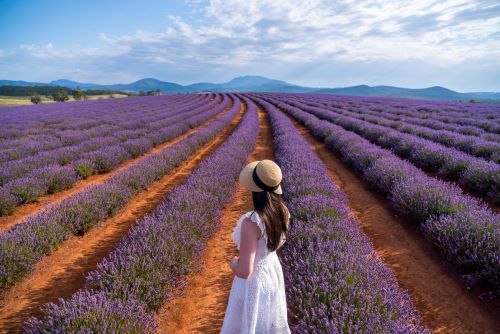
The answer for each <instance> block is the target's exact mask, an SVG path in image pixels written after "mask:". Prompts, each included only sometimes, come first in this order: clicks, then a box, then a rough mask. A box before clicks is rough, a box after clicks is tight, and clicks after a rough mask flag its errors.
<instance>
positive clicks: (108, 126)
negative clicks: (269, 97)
mask: <svg viewBox="0 0 500 334" xmlns="http://www.w3.org/2000/svg"><path fill="white" fill-rule="evenodd" d="M209 99H210V97H209V96H206V97H205V98H198V99H196V100H194V99H192V98H191V99H188V97H187V96H186V97H185V98H184V99H178V98H177V99H172V98H171V97H161V99H158V98H156V99H154V100H152V101H146V102H143V103H141V104H139V105H137V104H134V103H131V104H130V105H123V104H122V103H120V102H121V101H120V100H112V102H113V103H107V104H106V105H101V106H99V107H98V108H96V109H91V110H88V108H89V106H87V105H85V104H81V105H79V106H78V107H75V106H71V108H67V107H66V108H65V106H66V104H64V106H60V105H59V104H51V106H53V107H52V109H50V110H45V111H44V110H39V109H38V107H39V106H33V107H32V108H31V109H29V110H25V111H24V112H23V111H18V112H16V113H15V114H14V115H15V116H16V118H15V119H12V117H8V116H9V114H8V113H4V112H2V114H0V119H1V121H2V122H3V123H4V126H3V127H2V129H1V130H0V136H7V135H8V134H11V135H13V134H15V135H16V136H17V137H14V138H7V139H3V140H1V141H0V150H1V153H0V165H1V164H3V163H4V162H6V161H12V160H17V159H22V158H24V157H26V156H30V155H33V154H37V153H39V152H44V151H54V150H57V149H60V148H63V147H67V146H72V145H77V144H80V143H83V142H85V141H88V140H89V139H92V138H96V137H105V136H109V135H110V134H112V133H117V134H118V135H119V134H120V133H121V132H125V134H127V133H126V131H132V132H134V131H133V130H135V129H138V130H142V131H144V130H143V128H145V129H148V128H147V127H148V126H150V125H151V124H154V122H155V121H160V120H161V119H162V118H163V117H167V116H169V115H170V114H172V113H175V112H176V111H177V110H179V109H180V108H183V109H184V110H189V107H191V109H192V108H195V107H199V106H201V105H202V104H203V102H204V100H205V103H206V102H208V100H209ZM115 101H116V102H115ZM86 102H93V101H86ZM55 112H56V113H55ZM54 113H55V114H54ZM35 116H36V117H35ZM21 117H23V118H24V119H25V123H22V124H17V121H18V119H21ZM30 118H34V119H32V120H31V121H30ZM139 133H140V132H139ZM21 134H22V136H20V135H21ZM89 143H91V142H89Z"/></svg>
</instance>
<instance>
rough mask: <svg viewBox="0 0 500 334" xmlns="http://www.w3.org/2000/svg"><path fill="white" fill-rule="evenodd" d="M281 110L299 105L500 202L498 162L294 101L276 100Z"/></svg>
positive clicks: (485, 196)
mask: <svg viewBox="0 0 500 334" xmlns="http://www.w3.org/2000/svg"><path fill="white" fill-rule="evenodd" d="M277 105H278V106H280V107H281V108H283V109H289V108H299V109H300V110H304V111H307V112H309V113H311V114H313V115H314V116H316V117H319V118H321V119H325V120H328V121H330V122H333V123H335V124H337V125H340V126H342V127H343V128H345V129H347V130H350V131H353V132H355V133H357V134H359V135H360V136H363V137H364V138H366V139H368V140H370V141H371V142H373V143H376V144H379V145H381V146H382V147H385V148H389V149H391V150H392V151H393V152H394V153H396V154H397V155H399V156H400V157H402V158H404V159H408V160H410V161H411V162H413V163H414V164H415V165H417V166H419V167H421V168H423V169H426V170H429V171H433V172H439V173H440V174H442V175H443V176H445V177H447V178H450V179H454V180H458V181H459V182H460V184H461V185H463V186H464V188H466V189H467V190H470V191H472V192H475V193H476V194H478V195H479V196H482V197H484V198H487V199H491V200H492V201H493V202H494V203H497V204H500V165H498V164H496V163H494V162H489V161H485V160H483V159H479V158H475V157H471V156H469V155H467V154H465V153H463V152H460V151H457V150H455V149H452V148H447V147H444V146H442V145H440V144H436V143H433V142H430V141H428V140H426V139H422V138H418V137H415V136H413V135H409V134H403V133H400V132H397V131H395V130H392V129H388V128H385V127H383V126H379V125H375V124H370V123H368V122H365V121H363V120H358V119H355V118H352V117H346V116H343V115H340V114H336V113H333V112H331V111H328V110H324V109H321V108H317V107H310V106H307V105H305V104H303V103H297V102H289V101H287V103H284V102H278V103H277Z"/></svg>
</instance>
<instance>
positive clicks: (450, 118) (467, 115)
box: [297, 94, 500, 134]
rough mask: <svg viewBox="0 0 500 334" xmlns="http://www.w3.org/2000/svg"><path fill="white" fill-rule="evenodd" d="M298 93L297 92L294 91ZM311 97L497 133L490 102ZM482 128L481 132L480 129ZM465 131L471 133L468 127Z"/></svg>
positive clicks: (499, 125)
mask: <svg viewBox="0 0 500 334" xmlns="http://www.w3.org/2000/svg"><path fill="white" fill-rule="evenodd" d="M297 95H299V94H297ZM308 95H310V96H311V97H312V98H314V99H317V98H319V99H325V100H328V101H329V104H330V105H334V106H340V105H342V106H349V107H351V108H353V109H356V107H357V106H358V105H359V104H360V103H361V104H363V105H366V106H368V107H369V108H370V109H372V110H376V111H385V110H387V108H389V110H391V109H392V110H394V112H396V113H398V112H399V113H401V114H404V115H410V116H413V117H418V118H425V119H427V120H433V121H438V122H441V123H444V124H448V125H459V126H463V127H464V128H461V129H463V130H466V129H467V128H469V129H470V130H472V131H473V132H476V131H478V130H479V131H480V132H486V133H493V134H500V123H499V120H498V112H499V111H500V106H499V105H497V104H489V103H463V102H448V101H436V100H432V101H431V100H411V99H400V98H386V97H354V96H332V95H330V94H308ZM481 129H482V130H483V131H481ZM464 134H471V133H469V132H468V131H467V130H466V132H465V133H464Z"/></svg>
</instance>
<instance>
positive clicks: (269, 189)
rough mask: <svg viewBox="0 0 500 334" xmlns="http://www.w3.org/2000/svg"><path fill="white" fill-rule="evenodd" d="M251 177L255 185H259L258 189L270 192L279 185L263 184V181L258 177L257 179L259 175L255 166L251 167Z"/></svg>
mask: <svg viewBox="0 0 500 334" xmlns="http://www.w3.org/2000/svg"><path fill="white" fill-rule="evenodd" d="M252 179H253V182H255V184H256V185H257V187H259V188H260V189H264V190H266V191H270V192H273V191H275V190H276V189H278V187H279V184H278V185H276V186H274V187H270V186H268V185H267V184H265V183H264V182H262V181H261V180H260V179H259V176H258V175H257V166H255V168H254V169H253V172H252Z"/></svg>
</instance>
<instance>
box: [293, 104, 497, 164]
mask: <svg viewBox="0 0 500 334" xmlns="http://www.w3.org/2000/svg"><path fill="white" fill-rule="evenodd" d="M316 101H317V100H316V99H314V100H313V99H303V100H302V102H304V103H307V104H309V105H312V106H316V107H321V108H325V109H327V110H332V111H334V112H336V113H339V114H342V115H346V116H350V117H354V118H358V119H361V120H364V121H367V122H370V123H373V124H378V125H381V126H385V127H390V128H393V129H395V130H397V131H400V132H404V133H409V134H412V135H416V136H418V137H422V138H425V139H428V140H431V141H433V142H435V143H439V144H443V145H444V146H447V147H453V148H456V149H458V150H460V151H463V152H465V153H467V154H470V155H473V156H476V157H479V158H483V159H487V160H491V161H494V162H496V163H499V162H500V143H499V142H498V141H500V136H498V135H496V134H490V136H489V137H486V138H479V137H476V136H472V135H464V134H460V133H456V132H453V131H449V130H434V129H429V128H428V127H425V126H420V125H415V124H412V123H409V122H407V121H406V120H405V117H403V116H398V117H394V116H392V115H391V114H389V115H388V113H386V112H385V111H382V112H376V113H375V112H370V111H369V110H367V109H366V108H365V107H364V106H363V105H358V108H357V110H355V111H352V108H350V109H351V110H346V109H344V108H339V107H328V106H325V105H324V104H323V103H317V102H316ZM325 101H327V100H326V99H325ZM394 118H397V120H394ZM495 139H496V140H495Z"/></svg>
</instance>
